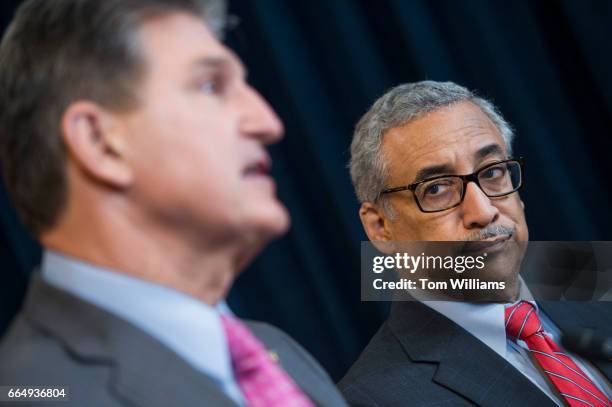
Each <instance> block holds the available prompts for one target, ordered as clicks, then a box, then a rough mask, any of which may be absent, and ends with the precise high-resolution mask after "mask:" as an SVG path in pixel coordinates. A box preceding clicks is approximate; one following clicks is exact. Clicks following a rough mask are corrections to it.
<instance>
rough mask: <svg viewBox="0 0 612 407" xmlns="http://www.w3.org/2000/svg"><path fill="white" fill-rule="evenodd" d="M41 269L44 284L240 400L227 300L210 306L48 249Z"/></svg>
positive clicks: (173, 291) (178, 293) (176, 292)
mask: <svg viewBox="0 0 612 407" xmlns="http://www.w3.org/2000/svg"><path fill="white" fill-rule="evenodd" d="M41 271H42V277H43V279H44V280H45V281H46V282H47V283H49V284H51V285H53V286H55V287H57V288H59V289H61V290H64V291H67V292H69V293H71V294H73V295H75V296H77V297H79V298H81V299H83V300H85V301H87V302H89V303H92V304H94V305H96V306H98V307H99V308H102V309H104V310H106V311H108V312H110V313H112V314H113V315H115V316H117V317H119V318H122V319H124V320H126V321H128V322H130V323H132V324H133V325H135V326H136V327H138V328H140V329H142V330H143V331H144V332H146V333H147V334H149V335H151V336H152V337H154V338H155V339H157V340H158V341H160V342H161V343H163V344H164V345H165V346H167V347H168V348H169V349H171V350H173V351H174V352H175V353H177V354H178V355H179V356H180V357H181V358H183V359H184V360H185V361H187V362H188V363H189V364H190V365H191V366H193V367H194V368H195V369H197V370H199V371H200V372H202V373H204V374H206V375H207V376H209V377H211V378H212V379H213V380H215V381H216V382H217V383H218V384H219V387H220V388H221V389H222V390H223V391H224V392H225V393H226V394H227V395H228V396H229V397H230V398H231V399H233V400H234V401H236V402H237V403H238V404H240V405H242V404H244V399H243V397H242V394H241V392H240V388H239V386H238V384H237V383H236V381H235V379H234V375H233V371H232V364H231V358H230V354H229V349H228V346H227V340H226V337H225V331H224V329H223V326H222V323H221V319H220V314H231V311H230V310H229V308H228V307H227V305H226V304H225V302H221V303H219V304H218V305H217V306H216V307H212V306H210V305H207V304H204V303H203V302H201V301H198V300H196V299H195V298H193V297H190V296H188V295H186V294H183V293H181V292H179V291H176V290H174V289H171V288H169V287H164V286H162V285H159V284H154V283H151V282H148V281H145V280H142V279H138V278H134V277H130V276H128V275H126V274H123V273H118V272H114V271H112V270H108V269H104V268H101V267H98V266H94V265H92V264H89V263H85V262H83V261H80V260H78V259H75V258H72V257H68V256H65V255H62V254H60V253H58V252H54V251H51V250H47V251H45V253H44V255H43V261H42V266H41Z"/></svg>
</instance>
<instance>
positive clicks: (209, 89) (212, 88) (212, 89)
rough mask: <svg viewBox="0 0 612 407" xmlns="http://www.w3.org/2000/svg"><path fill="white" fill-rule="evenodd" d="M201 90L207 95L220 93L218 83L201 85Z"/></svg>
mask: <svg viewBox="0 0 612 407" xmlns="http://www.w3.org/2000/svg"><path fill="white" fill-rule="evenodd" d="M200 90H201V91H202V92H204V93H206V94H209V95H214V94H217V93H219V85H218V84H217V82H216V81H208V82H205V83H203V84H201V85H200Z"/></svg>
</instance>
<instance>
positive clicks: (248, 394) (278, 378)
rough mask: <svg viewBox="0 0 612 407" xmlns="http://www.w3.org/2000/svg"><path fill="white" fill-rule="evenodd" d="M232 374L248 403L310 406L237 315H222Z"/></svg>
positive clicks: (270, 406) (271, 406)
mask: <svg viewBox="0 0 612 407" xmlns="http://www.w3.org/2000/svg"><path fill="white" fill-rule="evenodd" d="M221 321H222V322H223V327H224V328H225V334H226V336H227V341H228V344H229V351H230V355H231V358H232V366H233V368H234V376H235V377H236V381H237V382H238V385H239V386H240V390H242V395H243V396H244V398H245V399H246V401H247V404H248V405H249V407H260V406H261V407H264V406H265V407H281V406H282V407H313V406H314V405H313V404H312V402H311V401H310V400H309V399H308V397H306V395H304V393H303V392H302V391H301V390H300V389H299V388H298V386H297V385H296V384H295V383H294V382H293V380H292V379H291V378H290V377H289V375H288V374H287V373H286V372H285V371H284V370H283V369H282V368H281V367H280V366H279V365H278V364H276V363H275V362H273V361H272V359H271V358H270V355H269V354H268V352H266V349H265V348H264V346H263V344H262V343H261V342H260V341H259V340H258V339H257V338H255V336H254V335H253V334H252V333H251V331H250V330H249V328H247V327H246V326H245V325H244V324H243V323H242V322H240V321H239V320H238V319H236V318H233V317H230V316H227V315H222V316H221Z"/></svg>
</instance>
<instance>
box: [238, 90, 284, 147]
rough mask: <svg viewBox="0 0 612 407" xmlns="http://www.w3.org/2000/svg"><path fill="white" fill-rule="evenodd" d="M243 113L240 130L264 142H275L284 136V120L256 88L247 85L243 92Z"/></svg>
mask: <svg viewBox="0 0 612 407" xmlns="http://www.w3.org/2000/svg"><path fill="white" fill-rule="evenodd" d="M242 103H243V109H244V111H243V115H242V117H241V121H240V131H241V132H243V134H246V135H248V136H251V137H254V138H257V139H258V140H260V141H261V142H263V143H264V144H273V143H276V142H278V141H280V140H281V139H282V138H283V134H284V128H283V122H282V121H281V120H280V118H279V117H278V116H277V115H276V113H275V112H274V110H272V108H271V107H270V105H269V104H268V103H267V102H266V101H265V100H264V98H263V97H261V95H260V94H259V93H257V91H256V90H255V89H253V88H252V87H250V86H249V85H246V86H245V89H244V92H243V98H242Z"/></svg>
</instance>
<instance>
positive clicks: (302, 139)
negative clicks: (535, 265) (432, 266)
mask: <svg viewBox="0 0 612 407" xmlns="http://www.w3.org/2000/svg"><path fill="white" fill-rule="evenodd" d="M18 3H19V2H18V1H8V2H6V1H4V2H2V5H0V18H1V20H0V28H1V29H2V30H3V29H4V28H5V27H6V24H7V23H8V21H9V20H10V17H11V15H12V12H13V10H14V8H15V7H16V5H17V4H18ZM231 11H232V13H233V14H235V15H236V16H238V17H239V18H240V21H241V23H240V26H239V28H238V29H236V30H234V31H233V32H232V33H231V34H230V35H229V38H228V42H229V44H230V45H231V46H232V47H233V48H234V49H236V51H237V52H238V54H239V55H240V56H241V58H242V59H243V60H244V61H245V63H246V65H247V66H248V69H249V72H250V81H251V83H252V84H253V85H254V86H255V87H256V88H257V89H259V90H260V91H261V92H262V94H263V95H264V96H265V97H266V98H267V99H268V100H269V101H270V102H271V104H272V105H273V106H274V108H275V109H276V110H277V112H278V113H279V115H280V116H281V117H282V118H283V120H284V122H285V125H286V129H287V132H286V139H285V140H284V141H283V142H282V143H281V144H279V145H277V146H274V147H273V148H272V156H273V159H274V165H275V167H274V170H273V173H274V175H275V177H276V179H277V180H278V188H279V194H280V197H281V199H282V200H283V201H284V202H285V204H286V205H287V206H288V208H289V210H290V212H291V214H292V218H293V227H292V229H291V231H290V232H289V234H288V235H287V236H286V237H284V238H283V239H281V240H278V241H276V242H275V243H273V244H272V245H270V246H269V247H268V248H267V249H266V251H265V252H264V253H263V255H261V256H260V257H259V259H258V260H257V261H256V262H255V263H254V264H253V265H252V266H251V267H250V269H249V270H247V272H246V273H245V274H244V275H243V276H242V277H240V278H239V280H238V282H237V284H236V286H235V289H234V290H233V292H232V294H231V296H230V304H231V305H232V307H233V309H234V311H235V312H236V313H237V314H238V315H240V316H243V317H249V318H255V319H260V320H265V321H268V322H271V323H273V324H275V325H277V326H280V327H281V328H282V329H284V330H285V331H287V332H289V333H290V334H291V335H292V336H293V337H295V338H296V339H297V340H298V341H299V342H300V343H302V344H303V345H304V346H305V347H306V348H307V349H308V350H309V351H311V352H312V353H313V354H314V356H315V357H316V358H317V359H318V360H319V361H320V362H321V363H322V364H323V365H324V366H325V367H326V368H327V369H328V371H329V372H330V374H331V375H332V377H333V378H334V379H339V378H340V377H341V376H342V374H343V373H344V372H345V371H346V369H347V368H348V367H349V365H350V364H351V363H352V362H353V361H354V360H355V358H356V357H357V355H358V354H359V352H360V350H361V349H362V348H363V347H364V346H365V344H366V343H367V342H368V340H369V338H370V337H371V335H372V334H373V333H374V332H375V330H376V329H377V327H378V326H379V324H380V323H381V321H382V320H383V319H384V317H385V314H386V311H387V306H386V304H378V303H361V302H360V298H359V292H360V291H359V241H360V240H362V239H365V235H364V233H363V231H362V229H361V224H360V223H359V219H358V216H357V202H356V200H355V197H354V194H353V190H352V186H351V183H350V179H349V176H348V171H347V170H346V162H347V160H348V158H349V156H348V146H349V143H350V140H351V136H352V129H353V126H354V124H355V123H356V121H357V120H358V119H359V117H360V116H361V115H362V114H363V113H364V112H365V111H366V109H367V108H368V107H369V105H370V104H371V103H373V101H374V100H375V99H376V98H377V97H378V96H380V95H381V94H382V93H384V92H385V90H387V89H388V88H389V87H392V86H394V85H396V84H399V83H402V82H410V81H418V80H423V79H433V80H452V81H455V82H457V83H459V84H462V85H465V86H467V87H468V88H470V89H475V90H477V91H478V92H479V93H480V94H481V95H483V96H486V97H489V98H491V99H492V100H493V101H494V102H495V103H496V104H497V105H498V106H499V107H500V109H501V111H502V112H503V113H504V115H505V116H506V118H507V119H508V120H509V121H510V122H511V123H512V124H513V125H514V127H515V129H516V133H517V137H516V142H515V145H514V150H515V153H516V154H515V155H517V156H523V157H525V158H526V188H525V190H524V191H523V193H522V194H523V195H522V196H523V200H524V201H525V204H526V211H527V220H528V223H529V228H530V234H531V236H530V237H531V239H532V240H612V215H611V214H610V202H611V197H612V182H611V181H610V178H611V177H612V160H611V159H610V152H611V151H612V143H611V141H610V136H611V134H612V75H611V73H612V52H611V51H612V48H611V47H610V45H609V42H610V40H611V39H612V2H611V1H585V0H580V1H579V0H564V1H555V2H548V1H546V2H544V1H542V2H539V1H525V0H521V1H512V2H508V1H484V0H464V1H456V0H445V1H441V0H438V1H432V0H397V1H365V0H363V1H349V0H309V1H287V0H235V1H232V2H231ZM0 221H1V225H0V226H1V228H0V270H1V278H0V333H1V332H2V331H3V329H4V327H5V326H6V324H7V323H8V321H9V320H10V319H11V318H12V316H13V315H14V313H15V312H16V309H17V308H18V306H19V303H20V301H21V299H22V296H23V291H24V289H25V286H26V281H27V276H28V275H29V274H30V272H31V270H32V268H33V267H34V266H35V265H36V264H37V263H38V261H39V258H40V249H39V248H38V247H37V246H36V244H35V243H33V241H32V240H31V239H30V238H29V237H27V235H26V234H25V232H24V231H23V229H22V227H21V226H20V225H19V223H18V222H17V221H16V219H15V216H14V212H13V211H12V210H11V209H10V207H9V204H8V203H7V200H6V196H5V192H4V190H3V189H1V188H0Z"/></svg>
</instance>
